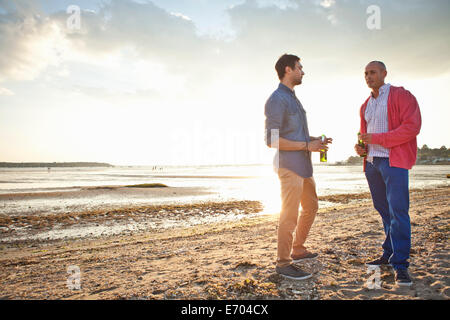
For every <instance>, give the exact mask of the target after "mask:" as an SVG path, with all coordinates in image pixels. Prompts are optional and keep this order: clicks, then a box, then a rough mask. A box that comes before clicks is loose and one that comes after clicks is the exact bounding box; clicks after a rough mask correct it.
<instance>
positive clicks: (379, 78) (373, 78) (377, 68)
mask: <svg viewBox="0 0 450 320" xmlns="http://www.w3.org/2000/svg"><path fill="white" fill-rule="evenodd" d="M386 75H387V71H386V65H385V64H384V63H383V62H381V61H371V62H369V64H368V65H367V66H366V70H365V72H364V76H365V79H366V83H367V85H368V86H369V88H371V89H372V90H375V91H376V92H378V89H379V88H380V87H381V86H382V85H383V84H384V78H386Z"/></svg>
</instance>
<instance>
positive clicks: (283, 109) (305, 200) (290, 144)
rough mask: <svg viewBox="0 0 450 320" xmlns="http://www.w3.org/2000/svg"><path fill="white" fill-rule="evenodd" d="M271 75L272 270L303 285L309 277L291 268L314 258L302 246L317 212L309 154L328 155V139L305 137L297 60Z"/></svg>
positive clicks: (285, 58) (288, 59)
mask: <svg viewBox="0 0 450 320" xmlns="http://www.w3.org/2000/svg"><path fill="white" fill-rule="evenodd" d="M275 69H276V71H277V74H278V78H279V79H280V84H279V86H278V88H277V89H276V90H275V91H274V92H273V93H272V95H271V96H270V97H269V99H268V100H267V102H266V105H265V116H266V122H265V129H266V144H267V146H269V147H271V148H277V149H278V150H277V153H276V155H275V159H274V160H275V161H274V169H275V171H276V172H277V173H278V177H279V179H280V185H281V201H282V204H281V212H280V219H279V223H278V249H277V261H276V268H275V270H276V272H277V273H278V274H280V275H282V276H285V277H287V278H290V279H296V280H303V279H308V278H310V277H311V276H312V275H311V274H310V273H307V272H305V271H303V270H302V269H301V268H300V267H299V266H297V265H295V264H294V263H297V262H301V261H303V260H305V259H312V258H316V257H317V253H312V252H309V251H308V250H307V249H306V247H305V245H304V244H305V241H306V238H307V236H308V233H309V230H310V228H311V226H312V224H313V222H314V218H315V216H316V213H317V210H318V200H317V194H316V184H315V182H314V178H313V167H312V163H311V152H320V150H327V149H328V148H327V144H328V143H331V142H332V139H331V138H326V139H325V141H324V142H322V141H321V139H320V138H318V137H311V136H310V135H309V131H308V123H307V119H306V112H305V110H304V109H303V106H302V104H301V103H300V101H299V100H298V98H297V96H296V95H295V91H294V87H295V86H297V85H300V84H301V83H302V78H303V75H304V74H305V73H304V72H303V66H302V65H301V63H300V58H299V57H297V56H295V55H290V54H284V55H282V56H281V57H280V58H279V59H278V61H277V63H276V64H275ZM300 203H301V205H302V212H301V215H300V218H298V213H299V206H300ZM294 232H295V239H294Z"/></svg>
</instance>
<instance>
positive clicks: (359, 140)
mask: <svg viewBox="0 0 450 320" xmlns="http://www.w3.org/2000/svg"><path fill="white" fill-rule="evenodd" d="M360 135H361V132H358V145H359V146H360V147H361V148H364V150H366V152H365V153H364V154H362V155H360V157H361V158H364V157H365V156H367V149H366V145H365V143H364V142H363V141H362V140H361V139H360V138H359V136H360Z"/></svg>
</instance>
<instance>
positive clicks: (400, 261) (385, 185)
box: [366, 157, 411, 270]
mask: <svg viewBox="0 0 450 320" xmlns="http://www.w3.org/2000/svg"><path fill="white" fill-rule="evenodd" d="M366 178H367V182H368V183H369V188H370V193H371V194H372V200H373V205H374V207H375V209H376V210H377V211H378V212H379V213H380V215H381V218H382V220H383V226H384V233H385V234H386V239H385V241H384V243H383V245H382V247H383V257H384V258H386V259H389V263H390V264H391V265H392V266H393V267H394V269H396V270H398V269H407V268H408V267H409V262H408V259H409V251H410V249H411V222H410V219H409V213H408V211H409V186H408V184H409V177H408V170H406V169H403V168H395V167H391V166H389V158H377V157H374V158H373V164H372V163H370V162H368V161H367V164H366Z"/></svg>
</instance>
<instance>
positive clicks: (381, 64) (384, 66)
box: [369, 60, 387, 70]
mask: <svg viewBox="0 0 450 320" xmlns="http://www.w3.org/2000/svg"><path fill="white" fill-rule="evenodd" d="M371 63H376V64H378V65H379V66H380V67H381V70H387V69H386V65H385V64H384V63H383V62H381V61H377V60H375V61H370V62H369V64H371Z"/></svg>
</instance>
